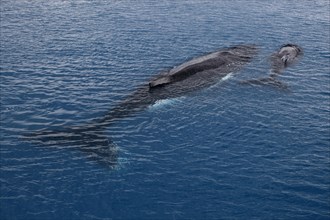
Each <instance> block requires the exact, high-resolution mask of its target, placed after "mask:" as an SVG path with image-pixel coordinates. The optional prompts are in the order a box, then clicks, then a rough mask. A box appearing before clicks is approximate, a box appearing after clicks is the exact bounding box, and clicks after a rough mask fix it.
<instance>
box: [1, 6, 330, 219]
mask: <svg viewBox="0 0 330 220" xmlns="http://www.w3.org/2000/svg"><path fill="white" fill-rule="evenodd" d="M0 9H1V11H0V12H1V19H0V28H1V30H0V32H1V39H0V40H1V42H0V47H1V53H0V62H1V63H0V68H1V69H0V70H1V75H0V80H1V81H0V82H1V94H0V95H1V125H0V129H1V136H0V137H1V142H0V144H1V160H0V163H1V172H0V183H1V188H0V219H1V220H14V219H18V220H20V219H22V220H23V219H24V220H30V219H31V220H34V219H42V220H48V219H49V220H51V219H54V220H55V219H86V220H89V219H97V220H100V219H102V220H106V219H107V220H109V219H114V220H115V219H122V220H125V219H177V220H178V219H201V220H202V219H330V75H329V74H330V34H329V33H330V15H329V10H330V3H329V1H328V0H314V1H301V0H292V1H291V0H290V1H289V0H279V1H261V0H251V1H244V0H230V1H229V0H228V1H227V0H223V1H211V0H207V1H197V0H186V1H185V0H183V1H167V0H164V1H152V0H141V1H126V0H124V1H114V0H113V1H105V0H91V1H87V0H75V1H73V0H72V1H71V0H53V1H48V0H47V1H46V0H40V1H29V0H16V1H9V0H2V1H1V3H0ZM286 43H295V44H298V45H299V46H301V47H302V48H303V49H304V55H303V57H302V59H301V60H300V61H299V62H298V63H297V64H296V65H294V66H291V67H289V68H287V69H286V70H285V71H284V73H283V74H282V75H281V76H280V77H279V79H280V80H281V81H282V82H283V83H285V84H286V85H288V89H287V90H280V89H278V88H274V87H271V86H250V85H242V84H240V83H239V82H241V81H242V80H249V79H255V78H259V77H265V76H266V75H267V74H269V70H270V63H269V57H270V55H271V54H272V53H273V52H274V51H276V50H278V49H279V48H280V46H281V45H283V44H286ZM238 44H256V45H257V46H258V48H259V52H258V55H257V56H256V57H255V59H253V61H252V62H251V63H249V64H248V65H246V66H245V68H243V69H242V70H240V71H239V72H238V73H235V74H233V75H232V76H231V77H228V78H227V79H226V80H223V81H221V82H219V83H218V84H216V85H215V86H212V87H211V88H208V89H204V90H202V91H198V92H195V93H193V94H189V95H187V96H183V97H179V98H177V99H174V100H162V101H160V102H157V103H156V105H154V106H151V107H149V108H148V109H146V110H145V111H142V112H140V113H138V114H136V115H134V117H127V118H123V119H122V120H118V121H117V122H116V123H114V124H113V125H111V126H109V127H107V128H106V132H105V133H106V139H108V140H109V141H112V142H113V144H114V145H115V146H116V147H117V149H118V164H117V165H115V166H113V167H106V166H103V165H102V164H99V163H97V162H95V161H93V160H91V159H90V158H89V156H88V154H86V153H84V152H81V151H79V150H75V149H72V148H70V147H68V145H70V143H66V144H63V143H62V144H63V145H62V144H59V143H58V142H56V141H54V142H53V143H52V144H47V145H45V146H43V145H42V144H35V143H34V142H32V141H28V140H26V139H24V138H23V137H24V134H26V133H31V132H35V131H38V130H42V129H54V128H63V127H69V126H77V125H81V124H86V123H88V122H89V121H92V120H95V119H98V118H102V117H103V116H104V114H106V113H107V112H108V111H109V110H110V109H111V108H112V107H114V106H116V104H118V103H119V102H120V101H121V100H123V99H124V98H125V97H126V96H128V95H129V94H131V93H132V92H133V91H134V90H135V89H136V88H137V87H138V86H139V85H141V84H143V83H145V82H146V81H148V80H149V79H150V78H152V77H153V76H155V75H156V74H158V73H159V72H162V71H164V70H167V69H169V68H171V67H173V66H176V65H179V64H181V63H183V62H185V61H187V60H189V59H191V58H193V57H196V56H199V55H203V54H205V53H208V52H212V51H215V50H217V49H221V48H225V47H228V46H233V45H238Z"/></svg>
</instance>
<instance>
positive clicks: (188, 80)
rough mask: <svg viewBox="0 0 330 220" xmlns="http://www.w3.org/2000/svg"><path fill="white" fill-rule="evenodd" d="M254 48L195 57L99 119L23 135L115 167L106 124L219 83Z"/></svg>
mask: <svg viewBox="0 0 330 220" xmlns="http://www.w3.org/2000/svg"><path fill="white" fill-rule="evenodd" d="M257 51H258V49H257V47H256V46H255V45H238V46H233V47H229V48H224V49H221V50H218V51H215V52H212V53H209V54H206V55H204V56H201V57H197V58H194V59H192V60H190V61H187V62H185V63H183V64H181V65H178V66H177V67H174V68H172V69H170V70H169V71H165V72H164V73H161V74H159V75H157V76H155V77H153V78H152V79H150V80H148V82H147V83H145V84H142V85H141V86H140V87H138V88H137V89H136V91H135V92H133V93H132V94H131V95H129V96H128V97H127V98H126V99H125V100H123V101H122V102H121V103H119V104H118V105H117V106H115V107H113V108H112V109H110V110H109V111H108V112H107V113H106V114H105V115H104V116H103V117H101V118H99V119H96V120H93V121H90V122H89V123H86V124H85V125H78V126H76V127H69V128H63V129H62V130H47V129H45V130H39V131H37V132H33V133H32V134H28V135H26V136H25V138H28V139H30V140H35V141H36V140H37V142H38V143H39V144H41V145H42V146H55V147H56V146H61V147H66V148H70V149H74V150H76V149H78V150H80V151H82V152H86V153H87V154H88V158H90V159H92V160H94V161H97V162H99V163H101V164H104V165H106V166H108V167H109V166H110V167H114V166H116V164H117V158H118V151H117V147H116V145H115V144H114V143H113V142H112V141H111V139H110V138H108V137H107V136H106V135H105V134H104V131H105V130H106V128H108V127H109V126H111V125H112V124H113V123H114V122H115V121H117V120H120V119H122V118H125V117H129V116H132V115H134V114H136V113H138V112H140V111H143V110H145V109H147V108H148V107H149V106H150V105H153V104H155V103H156V102H157V101H159V100H164V99H169V98H176V97H180V96H185V95H187V94H190V93H192V92H196V91H198V90H201V89H204V88H208V87H210V86H212V85H214V84H216V83H218V82H219V81H221V79H223V78H224V77H226V76H228V75H229V74H231V73H233V72H237V71H239V70H241V69H242V68H243V67H244V65H246V64H247V63H249V62H250V61H251V60H252V59H253V58H254V57H255V55H256V54H257Z"/></svg>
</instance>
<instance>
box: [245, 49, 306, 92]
mask: <svg viewBox="0 0 330 220" xmlns="http://www.w3.org/2000/svg"><path fill="white" fill-rule="evenodd" d="M302 55H303V50H302V48H301V47H299V46H298V45H296V44H285V45H283V46H281V47H280V49H279V50H278V51H276V52H275V53H273V54H272V55H271V57H270V61H271V70H270V74H269V76H268V77H263V78H260V79H252V80H246V81H242V82H241V84H248V85H271V86H274V87H277V88H280V89H288V86H287V85H286V84H285V83H283V82H281V81H280V80H278V79H277V77H278V76H279V75H280V74H282V73H283V71H284V70H285V69H286V68H287V67H288V66H291V65H293V64H295V63H296V62H298V60H299V58H300V57H301V56H302Z"/></svg>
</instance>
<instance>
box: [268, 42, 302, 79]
mask: <svg viewBox="0 0 330 220" xmlns="http://www.w3.org/2000/svg"><path fill="white" fill-rule="evenodd" d="M302 53H303V52H302V49H301V48H300V47H299V46H298V45H295V44H285V45H283V46H282V47H281V48H280V49H279V50H278V51H277V52H275V53H274V54H273V55H272V56H271V62H272V70H271V72H272V74H280V73H282V72H283V70H284V69H285V68H287V67H288V66H290V65H292V64H294V63H296V62H297V61H298V58H299V57H300V56H301V55H302Z"/></svg>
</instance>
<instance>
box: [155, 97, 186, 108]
mask: <svg viewBox="0 0 330 220" xmlns="http://www.w3.org/2000/svg"><path fill="white" fill-rule="evenodd" d="M182 98H183V97H179V98H172V99H161V100H157V101H156V103H155V104H153V105H151V106H149V109H150V110H155V109H160V108H163V107H164V106H168V105H174V104H176V103H178V102H181V100H182Z"/></svg>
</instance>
